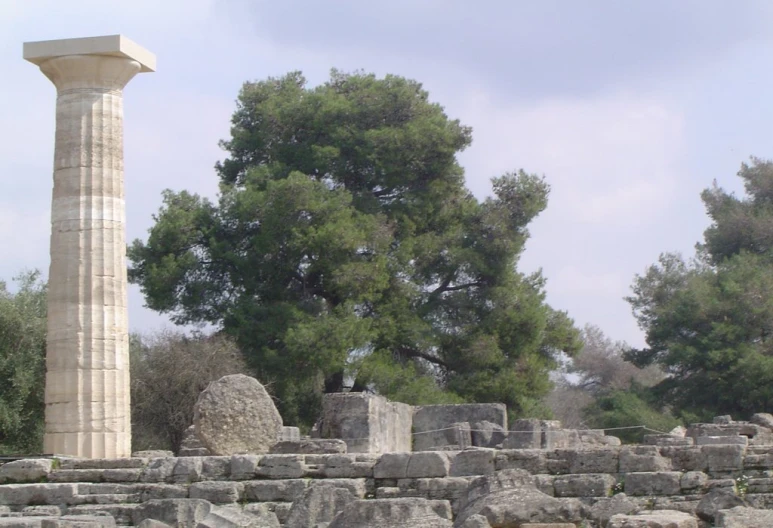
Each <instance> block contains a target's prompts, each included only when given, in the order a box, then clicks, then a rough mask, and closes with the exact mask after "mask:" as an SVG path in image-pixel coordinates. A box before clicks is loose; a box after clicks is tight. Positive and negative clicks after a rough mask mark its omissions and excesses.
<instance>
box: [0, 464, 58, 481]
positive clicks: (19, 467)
mask: <svg viewBox="0 0 773 528" xmlns="http://www.w3.org/2000/svg"><path fill="white" fill-rule="evenodd" d="M53 463H54V461H53V460H52V459H50V458H31V459H26V460H14V461H12V462H7V463H5V464H3V465H2V466H0V484H6V483H19V484H22V483H27V482H40V481H41V480H42V479H45V478H46V477H48V474H49V473H51V466H52V465H53Z"/></svg>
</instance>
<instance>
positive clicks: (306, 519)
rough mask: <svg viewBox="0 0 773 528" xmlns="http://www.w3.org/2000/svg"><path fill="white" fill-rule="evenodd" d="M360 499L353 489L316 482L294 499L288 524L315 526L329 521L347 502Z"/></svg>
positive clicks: (305, 526)
mask: <svg viewBox="0 0 773 528" xmlns="http://www.w3.org/2000/svg"><path fill="white" fill-rule="evenodd" d="M355 500H358V498H357V497H356V496H355V495H354V494H352V492H351V491H349V490H348V489H345V488H336V487H335V486H333V485H331V484H330V483H328V482H325V481H321V482H315V483H313V484H312V485H311V486H309V487H308V488H307V489H306V490H305V491H304V492H303V495H301V496H300V497H299V498H298V499H296V500H295V501H293V505H292V507H291V508H290V514H289V516H288V518H287V523H286V524H287V525H288V526H294V527H298V528H307V527H308V528H314V527H316V526H319V524H320V523H329V522H330V521H332V520H333V518H334V517H335V516H336V514H338V513H340V512H341V511H343V510H344V508H345V507H346V505H347V504H349V503H351V502H354V501H355Z"/></svg>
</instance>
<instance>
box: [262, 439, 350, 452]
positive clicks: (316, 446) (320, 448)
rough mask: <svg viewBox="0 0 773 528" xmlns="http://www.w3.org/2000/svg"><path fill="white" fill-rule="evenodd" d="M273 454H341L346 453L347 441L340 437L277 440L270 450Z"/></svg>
mask: <svg viewBox="0 0 773 528" xmlns="http://www.w3.org/2000/svg"><path fill="white" fill-rule="evenodd" d="M269 453H271V454H296V453H297V454H302V455H321V454H341V453H346V442H344V441H343V440H341V439H339V438H307V439H304V440H294V441H283V442H277V443H276V444H274V445H273V446H271V449H270V450H269Z"/></svg>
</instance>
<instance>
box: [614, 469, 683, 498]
mask: <svg viewBox="0 0 773 528" xmlns="http://www.w3.org/2000/svg"><path fill="white" fill-rule="evenodd" d="M681 478H682V474H681V473H680V472H678V471H663V472H647V473H628V474H627V475H626V476H625V493H626V494H627V495H630V496H636V495H678V494H679V491H680V488H681V487H680V481H681Z"/></svg>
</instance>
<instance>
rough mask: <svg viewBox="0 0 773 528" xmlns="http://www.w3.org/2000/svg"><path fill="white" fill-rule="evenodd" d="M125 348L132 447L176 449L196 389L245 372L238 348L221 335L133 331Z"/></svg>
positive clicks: (187, 422) (190, 413) (187, 423)
mask: <svg viewBox="0 0 773 528" xmlns="http://www.w3.org/2000/svg"><path fill="white" fill-rule="evenodd" d="M130 352H131V399H132V449H133V450H135V451H137V450H144V449H169V450H171V451H174V452H175V453H177V452H178V451H179V449H180V444H181V442H182V440H183V436H184V434H185V430H186V429H187V428H188V427H189V426H190V425H191V424H192V423H193V408H194V405H195V403H196V400H197V399H198V397H199V394H200V393H201V391H202V390H204V389H205V388H207V385H208V384H209V383H210V382H211V381H215V380H217V379H220V378H221V377H223V376H226V375H229V374H239V373H245V372H246V371H247V367H246V365H245V364H244V360H243V359H242V356H241V353H240V352H239V349H238V348H237V347H236V345H235V344H234V343H233V342H232V341H231V340H230V339H229V338H227V337H226V336H218V335H214V336H205V335H201V334H195V335H193V336H186V335H184V334H182V333H180V332H171V331H163V332H158V333H155V334H152V335H150V336H141V335H139V334H133V335H132V336H131V339H130Z"/></svg>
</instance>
